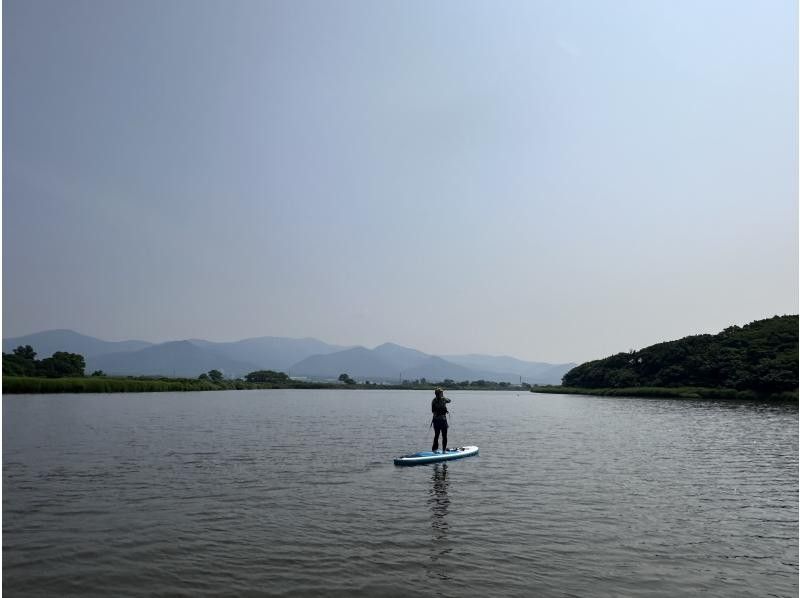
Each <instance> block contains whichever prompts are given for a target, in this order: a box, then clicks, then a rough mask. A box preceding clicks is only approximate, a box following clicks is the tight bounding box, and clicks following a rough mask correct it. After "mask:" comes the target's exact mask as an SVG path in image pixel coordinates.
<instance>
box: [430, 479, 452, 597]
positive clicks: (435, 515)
mask: <svg viewBox="0 0 800 598" xmlns="http://www.w3.org/2000/svg"><path fill="white" fill-rule="evenodd" d="M449 484H450V482H449V481H448V479H447V463H436V464H435V465H434V466H433V474H432V475H431V488H430V491H429V496H428V506H429V507H430V510H431V531H432V532H433V534H432V538H431V558H430V566H429V567H428V574H429V575H430V576H431V577H434V578H436V579H440V580H444V581H447V580H450V579H451V577H450V576H449V575H448V573H447V566H446V557H447V555H448V554H449V553H450V552H451V550H452V548H450V546H449V543H448V538H447V533H448V523H447V513H448V511H449V509H450V498H449V497H448V495H447V487H448V485H449Z"/></svg>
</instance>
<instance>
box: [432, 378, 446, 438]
mask: <svg viewBox="0 0 800 598" xmlns="http://www.w3.org/2000/svg"><path fill="white" fill-rule="evenodd" d="M433 392H434V395H435V396H434V397H433V401H431V412H432V413H433V421H431V425H432V426H433V448H432V449H431V450H432V451H433V452H436V449H438V448H439V433H441V434H442V453H445V452H447V428H448V424H447V414H448V413H449V412H448V411H447V404H448V403H449V402H450V399H448V398H447V397H445V396H444V390H442V389H441V388H437V389H436V390H434V391H433Z"/></svg>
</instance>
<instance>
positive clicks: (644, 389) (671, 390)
mask: <svg viewBox="0 0 800 598" xmlns="http://www.w3.org/2000/svg"><path fill="white" fill-rule="evenodd" d="M531 392H535V393H542V394H562V395H592V396H603V397H638V398H644V399H650V398H653V399H725V400H729V399H733V400H741V401H763V400H769V401H797V400H798V393H797V390H793V391H792V390H786V391H782V392H772V393H758V392H755V391H752V390H736V389H734V388H702V387H690V386H689V387H687V386H677V387H665V386H660V387H651V386H637V387H631V388H576V387H571V386H534V387H532V388H531Z"/></svg>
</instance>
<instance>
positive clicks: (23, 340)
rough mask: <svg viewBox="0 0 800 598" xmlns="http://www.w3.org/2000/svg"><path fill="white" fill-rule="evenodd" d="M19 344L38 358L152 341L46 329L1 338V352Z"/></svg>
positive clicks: (109, 350) (114, 349)
mask: <svg viewBox="0 0 800 598" xmlns="http://www.w3.org/2000/svg"><path fill="white" fill-rule="evenodd" d="M20 345H23V346H24V345H30V346H31V347H33V349H34V350H35V351H36V353H37V358H38V359H43V358H45V357H50V356H51V355H52V354H53V353H55V352H56V351H66V352H68V353H80V354H81V355H83V356H84V357H91V356H93V355H103V354H105V353H117V352H120V351H138V350H139V349H144V348H145V347H150V346H152V345H153V343H148V342H146V341H118V342H113V341H102V340H100V339H98V338H94V337H91V336H86V335H84V334H79V333H77V332H75V331H73V330H46V331H44V332H37V333H36V334H29V335H27V336H18V337H16V338H4V339H3V352H4V353H11V351H13V350H14V349H16V348H17V347H19V346H20Z"/></svg>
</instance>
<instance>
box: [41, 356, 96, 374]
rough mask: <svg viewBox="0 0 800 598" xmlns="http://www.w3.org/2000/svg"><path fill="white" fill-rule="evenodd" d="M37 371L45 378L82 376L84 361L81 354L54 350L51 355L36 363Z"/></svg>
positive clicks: (84, 366)
mask: <svg viewBox="0 0 800 598" xmlns="http://www.w3.org/2000/svg"><path fill="white" fill-rule="evenodd" d="M36 369H37V373H38V374H39V375H42V376H45V377H47V378H64V377H77V378H80V377H83V375H84V373H83V372H84V370H85V369H86V361H85V360H84V359H83V355H79V354H78V353H67V352H66V351H56V352H55V353H53V356H52V357H47V358H45V359H42V360H41V361H40V362H39V363H38V367H37V368H36Z"/></svg>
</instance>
